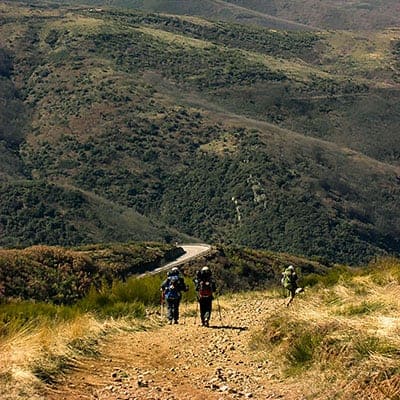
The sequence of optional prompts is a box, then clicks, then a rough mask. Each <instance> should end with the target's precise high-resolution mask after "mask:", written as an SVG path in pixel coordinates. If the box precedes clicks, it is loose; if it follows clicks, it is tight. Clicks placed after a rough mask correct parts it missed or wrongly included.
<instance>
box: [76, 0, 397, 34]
mask: <svg viewBox="0 0 400 400" xmlns="http://www.w3.org/2000/svg"><path fill="white" fill-rule="evenodd" d="M68 3H69V4H71V3H72V4H91V5H97V6H106V7H107V6H110V5H111V6H114V7H123V8H134V9H138V10H144V11H151V12H162V13H169V14H180V15H194V16H201V17H203V18H207V19H212V20H223V21H230V22H236V23H240V24H246V25H258V26H265V27H267V28H272V29H283V30H305V29H306V30H310V29H335V30H336V29H338V30H371V29H372V30H378V29H384V28H388V27H396V26H398V25H399V16H398V3H397V1H396V0H382V1H352V2H343V1H340V0H328V1H323V2H321V1H316V0H306V1H304V0H294V1H290V2H288V1H282V0H270V1H264V0H224V1H223V0H204V1H201V2H199V1H196V0H186V1H179V0H146V1H144V0H129V1H128V0H112V1H107V2H106V1H104V0H87V1H85V2H83V1H81V0H71V1H69V2H68Z"/></svg>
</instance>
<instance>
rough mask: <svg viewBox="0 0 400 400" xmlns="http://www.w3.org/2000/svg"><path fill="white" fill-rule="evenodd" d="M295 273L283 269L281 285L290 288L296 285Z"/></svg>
mask: <svg viewBox="0 0 400 400" xmlns="http://www.w3.org/2000/svg"><path fill="white" fill-rule="evenodd" d="M296 278H297V277H296V274H295V273H290V272H289V271H285V272H284V273H283V276H282V279H281V283H282V286H283V287H284V288H286V289H291V288H293V287H295V286H296Z"/></svg>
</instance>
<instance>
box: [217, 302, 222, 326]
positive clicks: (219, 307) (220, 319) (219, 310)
mask: <svg viewBox="0 0 400 400" xmlns="http://www.w3.org/2000/svg"><path fill="white" fill-rule="evenodd" d="M216 299H217V305H218V314H219V321H220V322H221V325H222V316H221V306H220V305H219V298H218V296H216Z"/></svg>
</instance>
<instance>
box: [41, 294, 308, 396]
mask: <svg viewBox="0 0 400 400" xmlns="http://www.w3.org/2000/svg"><path fill="white" fill-rule="evenodd" d="M218 305H219V307H218ZM282 306H283V303H282V299H271V298H268V297H267V296H266V295H265V294H264V293H261V292H256V293H252V294H245V295H235V296H232V297H229V298H220V299H219V301H218V302H216V301H214V304H213V314H212V319H211V324H210V327H209V328H206V327H202V326H200V320H199V317H198V316H194V314H195V311H196V304H187V303H184V302H183V303H182V304H181V308H180V311H181V319H180V321H179V324H178V325H168V324H166V319H165V317H164V316H160V315H157V314H153V315H150V316H149V319H148V322H144V325H147V326H146V327H143V328H142V329H143V330H140V327H139V328H138V327H137V326H136V327H135V326H132V331H129V332H127V331H121V332H118V333H116V334H114V335H112V336H110V337H109V338H108V339H107V340H106V341H105V342H104V343H103V344H102V345H101V346H100V348H99V352H100V356H97V357H87V358H86V359H83V360H81V362H80V363H79V365H78V366H77V368H76V369H75V370H74V371H72V372H70V373H67V374H66V375H65V376H64V377H63V380H62V381H61V382H59V383H58V384H56V385H55V386H53V387H52V388H51V389H50V390H49V391H48V393H46V394H45V398H46V399H49V400H56V399H57V400H60V399H66V400H77V399H82V400H83V399H104V400H105V399H107V400H117V399H118V400H122V399H125V400H128V399H131V400H151V399H153V400H186V399H188V400H189V399H190V400H204V399H211V400H213V399H246V398H253V399H282V398H285V399H300V398H302V397H301V396H300V397H299V396H297V397H296V396H294V397H293V393H292V394H291V395H290V396H289V395H288V393H285V392H287V390H285V389H284V388H283V386H282V388H283V389H282V388H281V387H280V386H279V385H277V384H276V380H275V383H273V380H272V374H273V368H271V365H270V363H269V362H268V360H267V359H266V357H265V355H262V354H260V353H256V352H252V351H251V350H250V349H249V341H250V339H251V337H252V334H253V333H254V332H255V331H257V330H259V329H261V328H262V326H263V321H264V320H265V318H267V316H268V314H269V313H270V312H271V310H273V309H274V308H275V307H282ZM218 308H219V309H220V311H221V318H220V315H219V312H218V311H219V310H218Z"/></svg>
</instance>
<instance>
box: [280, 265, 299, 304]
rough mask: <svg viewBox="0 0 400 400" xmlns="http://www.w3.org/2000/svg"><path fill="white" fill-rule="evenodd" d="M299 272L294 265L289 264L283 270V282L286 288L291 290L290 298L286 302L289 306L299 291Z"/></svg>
mask: <svg viewBox="0 0 400 400" xmlns="http://www.w3.org/2000/svg"><path fill="white" fill-rule="evenodd" d="M297 279H298V277H297V274H296V271H295V269H294V267H293V265H289V266H288V267H287V268H286V269H285V270H284V271H283V272H282V279H281V283H282V285H283V287H284V288H285V289H287V290H288V291H289V295H290V299H289V301H288V303H287V304H286V306H287V307H289V305H290V303H291V302H292V301H293V299H294V296H296V294H297V293H298V291H297V289H298V287H297Z"/></svg>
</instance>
